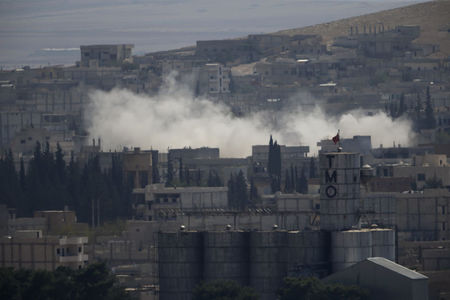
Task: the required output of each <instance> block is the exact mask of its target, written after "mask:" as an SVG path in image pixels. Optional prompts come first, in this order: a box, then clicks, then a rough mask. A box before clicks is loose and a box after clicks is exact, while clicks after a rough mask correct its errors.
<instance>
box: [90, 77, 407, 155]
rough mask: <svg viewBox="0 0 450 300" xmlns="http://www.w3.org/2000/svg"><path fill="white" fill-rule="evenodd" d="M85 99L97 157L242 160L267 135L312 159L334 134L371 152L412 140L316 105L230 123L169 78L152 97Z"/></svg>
mask: <svg viewBox="0 0 450 300" xmlns="http://www.w3.org/2000/svg"><path fill="white" fill-rule="evenodd" d="M297 97H302V95H301V94H299V95H297ZM90 99H91V104H90V106H89V109H88V110H87V111H86V114H85V117H86V119H87V120H88V123H89V126H88V131H89V134H90V136H91V138H98V137H100V138H101V139H102V148H103V151H108V150H112V151H114V150H118V151H120V150H121V149H122V148H123V147H141V148H142V149H155V150H159V151H162V152H166V151H167V149H168V148H184V147H192V148H197V147H219V148H220V153H221V157H245V156H248V155H251V149H252V145H261V144H267V143H268V141H269V136H270V134H272V135H273V136H274V139H276V140H278V142H279V143H280V144H286V145H305V146H310V149H311V154H312V155H313V154H316V153H317V150H318V149H317V146H316V144H317V142H318V141H320V140H322V139H330V138H331V137H332V136H334V135H336V132H337V130H338V128H339V129H340V132H341V138H351V137H352V136H353V135H371V136H372V144H373V145H374V146H378V145H379V144H384V145H386V146H389V145H392V143H393V142H395V143H396V144H401V145H404V146H407V145H409V144H410V141H411V140H412V137H413V136H412V130H411V122H410V121H408V120H406V119H397V120H396V121H392V120H391V119H390V118H389V117H388V116H387V115H386V114H385V113H384V112H381V111H379V112H376V113H374V114H373V115H371V116H368V115H367V114H366V113H364V112H363V111H360V110H356V111H351V112H348V113H345V114H343V115H340V116H327V115H326V114H325V113H324V112H323V110H322V109H321V108H320V107H319V106H317V105H316V106H311V105H298V106H297V107H295V108H292V107H291V108H290V109H289V110H283V111H279V112H276V113H274V112H267V111H266V112H260V113H255V114H252V115H248V116H245V117H236V116H234V115H233V113H232V112H231V110H230V109H229V108H228V107H227V106H225V105H223V104H219V103H215V102H212V101H210V100H208V99H206V98H196V97H194V96H193V93H192V91H191V90H190V89H189V88H188V87H187V86H185V85H183V84H180V83H177V82H176V81H175V80H174V79H173V77H169V78H168V79H166V82H165V84H164V86H163V87H162V88H161V90H160V92H159V93H158V94H157V95H155V96H149V95H146V94H135V93H132V92H130V91H128V90H124V89H113V90H112V91H109V92H104V91H98V90H97V91H93V92H91V94H90ZM299 102H301V99H300V101H299ZM344 150H345V149H344Z"/></svg>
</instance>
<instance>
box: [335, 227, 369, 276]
mask: <svg viewBox="0 0 450 300" xmlns="http://www.w3.org/2000/svg"><path fill="white" fill-rule="evenodd" d="M371 256H372V233H371V231H370V230H348V231H338V232H332V233H331V262H332V269H333V272H337V271H340V270H343V269H345V268H347V267H350V266H351V265H353V264H355V263H357V262H360V261H362V260H364V259H366V258H368V257H371Z"/></svg>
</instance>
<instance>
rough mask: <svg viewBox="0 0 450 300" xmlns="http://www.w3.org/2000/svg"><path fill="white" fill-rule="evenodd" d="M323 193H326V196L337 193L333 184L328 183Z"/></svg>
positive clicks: (329, 196)
mask: <svg viewBox="0 0 450 300" xmlns="http://www.w3.org/2000/svg"><path fill="white" fill-rule="evenodd" d="M325 194H326V195H327V197H328V198H334V197H335V196H336V194H337V190H336V188H335V187H334V186H332V185H329V186H327V188H326V189H325Z"/></svg>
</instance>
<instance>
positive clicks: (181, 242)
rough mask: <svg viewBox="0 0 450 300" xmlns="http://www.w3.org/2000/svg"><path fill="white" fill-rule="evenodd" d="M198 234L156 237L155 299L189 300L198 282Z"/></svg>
mask: <svg viewBox="0 0 450 300" xmlns="http://www.w3.org/2000/svg"><path fill="white" fill-rule="evenodd" d="M202 247H203V238H202V233H201V232H182V231H180V232H176V233H159V234H158V268H159V299H160V300H190V299H191V298H192V290H193V289H194V288H195V286H197V285H198V284H199V283H200V281H201V279H202V266H203V264H202V261H203V260H202V258H203V249H202Z"/></svg>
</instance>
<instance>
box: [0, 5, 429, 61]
mask: <svg viewBox="0 0 450 300" xmlns="http://www.w3.org/2000/svg"><path fill="white" fill-rule="evenodd" d="M417 2H424V1H406V0H386V1H385V0H366V1H356V0H313V1H309V0H305V1H303V0H300V1H298V0H297V1H292V0H259V1H255V0H239V1H236V0H227V1H217V0H134V1H133V0H0V65H7V64H10V65H11V64H20V63H21V62H23V63H31V64H46V63H47V62H51V63H59V62H60V61H58V59H57V58H55V57H54V55H52V56H47V57H45V56H43V55H45V53H47V52H45V53H44V54H43V53H42V51H40V52H39V50H41V49H44V48H77V47H79V45H81V44H94V43H134V44H135V46H136V47H135V52H137V53H144V52H150V51H157V50H165V49H172V48H176V47H181V46H187V45H193V44H195V41H196V40H200V39H221V38H230V37H239V36H244V35H247V34H249V33H262V32H272V31H277V30H281V29H288V28H295V27H302V26H306V25H312V24H318V23H323V22H327V21H331V20H336V19H341V18H344V17H350V16H355V15H360V14H365V13H370V12H375V11H380V10H384V9H389V8H394V7H399V6H404V5H408V4H412V3H417ZM47 55H48V54H47ZM76 55H78V56H79V54H76V52H75V51H73V52H72V53H71V54H70V55H66V56H61V55H59V56H60V58H59V59H60V60H62V61H61V62H65V63H70V62H72V60H74V59H78V57H76ZM61 57H62V58H61ZM55 59H56V61H55Z"/></svg>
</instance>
